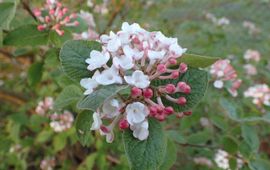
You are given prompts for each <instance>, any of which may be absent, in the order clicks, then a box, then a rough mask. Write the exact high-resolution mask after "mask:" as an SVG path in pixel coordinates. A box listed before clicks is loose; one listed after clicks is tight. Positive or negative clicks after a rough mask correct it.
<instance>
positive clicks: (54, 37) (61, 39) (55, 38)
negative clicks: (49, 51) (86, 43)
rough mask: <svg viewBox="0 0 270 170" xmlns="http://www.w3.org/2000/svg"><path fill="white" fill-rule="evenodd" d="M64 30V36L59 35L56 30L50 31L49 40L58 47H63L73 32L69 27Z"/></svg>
mask: <svg viewBox="0 0 270 170" xmlns="http://www.w3.org/2000/svg"><path fill="white" fill-rule="evenodd" d="M64 31H65V33H64V35H62V36H60V35H58V34H57V33H56V32H55V31H50V33H49V40H50V42H51V43H52V44H54V45H55V46H56V47H61V46H62V45H63V44H64V43H65V42H66V41H67V40H70V39H72V33H71V32H70V31H69V30H67V29H64Z"/></svg>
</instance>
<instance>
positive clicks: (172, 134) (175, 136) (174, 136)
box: [166, 130, 187, 144]
mask: <svg viewBox="0 0 270 170" xmlns="http://www.w3.org/2000/svg"><path fill="white" fill-rule="evenodd" d="M166 134H167V136H168V138H169V139H171V140H174V141H175V142H177V143H180V144H185V143H187V140H186V138H185V137H184V136H183V135H182V134H181V133H179V132H177V131H175V130H168V131H166Z"/></svg>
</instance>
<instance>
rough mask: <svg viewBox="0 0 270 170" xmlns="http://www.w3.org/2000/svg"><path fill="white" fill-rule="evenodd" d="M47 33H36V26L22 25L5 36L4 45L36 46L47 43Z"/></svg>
mask: <svg viewBox="0 0 270 170" xmlns="http://www.w3.org/2000/svg"><path fill="white" fill-rule="evenodd" d="M48 38H49V32H48V31H38V30H37V26H36V25H24V26H21V27H18V28H16V29H14V30H12V31H11V32H9V33H8V34H7V36H6V37H5V39H4V45H13V46H38V45H46V44H47V43H48Z"/></svg>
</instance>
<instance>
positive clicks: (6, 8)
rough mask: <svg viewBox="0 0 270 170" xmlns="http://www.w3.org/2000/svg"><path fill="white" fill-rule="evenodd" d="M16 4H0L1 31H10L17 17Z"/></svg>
mask: <svg viewBox="0 0 270 170" xmlns="http://www.w3.org/2000/svg"><path fill="white" fill-rule="evenodd" d="M15 12H16V3H15V2H2V3H0V30H1V29H6V30H8V29H9V25H10V23H11V21H12V19H13V18H14V16H15Z"/></svg>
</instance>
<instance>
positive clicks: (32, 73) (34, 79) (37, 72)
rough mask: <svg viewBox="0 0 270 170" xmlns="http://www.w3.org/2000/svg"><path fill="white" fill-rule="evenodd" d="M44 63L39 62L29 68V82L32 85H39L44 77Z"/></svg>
mask: <svg viewBox="0 0 270 170" xmlns="http://www.w3.org/2000/svg"><path fill="white" fill-rule="evenodd" d="M42 70H43V63H40V62H37V63H34V64H32V65H31V67H30V68H29V70H28V83H29V85H30V86H35V85H37V84H38V83H39V82H40V80H41V78H42Z"/></svg>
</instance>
